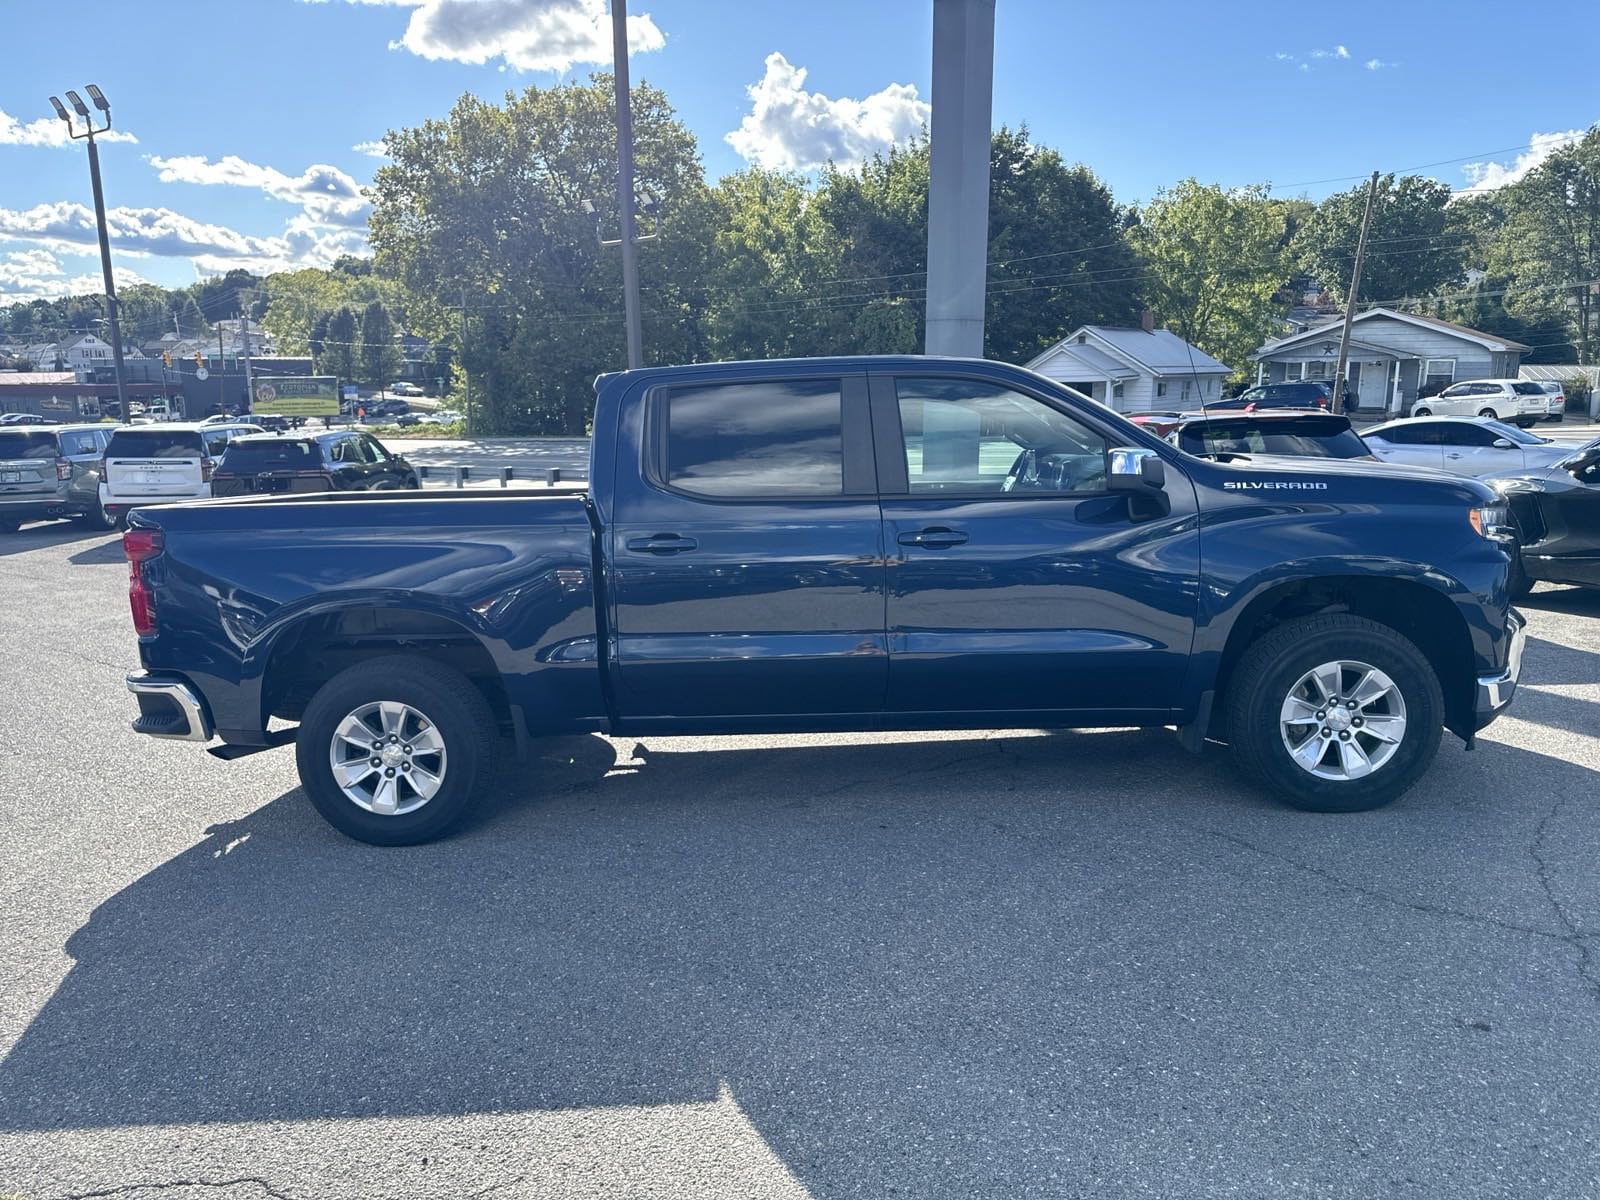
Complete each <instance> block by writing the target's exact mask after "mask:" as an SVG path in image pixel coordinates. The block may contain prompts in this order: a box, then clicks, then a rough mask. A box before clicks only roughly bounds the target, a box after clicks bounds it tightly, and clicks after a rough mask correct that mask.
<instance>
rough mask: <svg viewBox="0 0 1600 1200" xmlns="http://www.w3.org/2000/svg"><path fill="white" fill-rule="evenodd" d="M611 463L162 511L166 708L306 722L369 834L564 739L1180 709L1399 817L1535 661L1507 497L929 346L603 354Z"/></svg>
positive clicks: (152, 634)
mask: <svg viewBox="0 0 1600 1200" xmlns="http://www.w3.org/2000/svg"><path fill="white" fill-rule="evenodd" d="M593 427H594V436H593V442H592V448H591V460H590V474H589V483H588V485H587V487H586V488H581V489H580V488H573V489H570V490H560V489H556V488H551V489H549V490H539V491H533V490H530V491H523V492H515V491H492V492H472V491H434V492H411V493H404V492H350V493H343V494H334V495H319V496H307V495H283V496H263V497H255V498H247V499H238V500H233V499H228V500H211V501H202V502H198V503H191V504H184V505H180V506H176V507H170V508H154V509H149V510H135V511H134V512H133V513H132V514H131V516H130V518H129V526H130V527H129V529H128V531H127V534H126V536H125V538H124V548H125V551H126V556H127V559H128V563H129V572H130V579H129V599H130V602H131V606H132V610H133V619H134V625H135V628H136V631H137V633H138V638H139V657H140V660H141V662H142V664H143V670H141V671H139V672H137V673H135V674H133V675H130V676H129V678H128V688H129V689H130V691H132V692H133V694H134V696H135V697H136V698H137V701H138V706H139V715H138V718H137V720H136V721H135V722H134V726H133V727H134V729H135V730H137V731H139V732H141V733H145V734H150V735H152V736H154V737H160V738H177V739H184V740H188V741H193V742H200V743H206V742H211V741H212V740H213V739H215V738H220V739H221V744H220V745H217V746H214V747H213V748H212V753H213V754H216V755H218V756H219V757H222V758H236V757H239V756H241V755H245V754H249V753H252V752H254V751H257V750H262V749H266V748H269V747H272V746H278V745H283V744H286V743H288V742H291V741H292V742H293V743H294V746H295V755H296V763H297V766H298V770H299V776H300V780H301V783H302V785H303V787H304V790H305V793H306V795H307V796H308V797H309V798H310V800H311V802H312V804H314V805H315V806H316V808H317V809H318V810H319V811H320V812H321V813H322V815H323V816H324V817H325V818H326V819H327V820H328V821H329V822H331V823H332V824H333V825H334V826H335V827H336V828H338V829H340V830H342V831H343V832H344V833H346V834H348V835H349V836H351V837H353V838H357V839H360V840H362V841H367V842H373V843H378V844H388V845H398V844H407V843H415V842H420V841H425V840H427V839H430V838H433V837H437V836H439V835H440V834H442V833H444V832H445V831H446V830H448V829H449V828H451V827H452V826H454V825H455V824H457V823H458V822H459V821H460V820H461V819H462V818H463V817H464V816H465V815H466V814H467V813H468V812H469V811H470V809H471V808H472V805H473V803H474V801H475V799H476V798H477V797H478V795H479V794H480V793H481V792H482V791H483V790H484V789H485V787H486V786H487V784H488V782H489V780H490V779H491V776H492V774H493V769H494V760H495V757H496V755H497V753H499V752H501V751H502V750H508V749H510V748H511V747H515V749H516V751H517V752H518V754H519V756H520V755H523V754H524V753H525V748H526V744H527V740H528V739H529V738H534V737H539V736H541V735H552V734H571V733H575V732H583V731H590V732H596V733H610V734H622V735H628V736H650V735H665V734H704V733H774V732H817V731H846V730H882V729H908V730H941V729H971V728H1017V727H1025V728H1040V727H1048V728H1071V727H1077V728H1085V727H1122V726H1175V727H1176V728H1177V730H1178V737H1179V741H1180V743H1181V744H1182V745H1183V746H1184V747H1186V748H1187V749H1189V750H1192V751H1196V752H1198V751H1200V750H1201V749H1202V747H1203V745H1204V744H1205V743H1206V742H1207V741H1208V740H1210V741H1217V742H1226V743H1229V744H1231V746H1232V749H1233V751H1234V752H1235V754H1236V755H1237V758H1238V761H1239V764H1240V765H1241V766H1242V767H1243V768H1244V770H1245V771H1246V772H1247V773H1248V774H1249V775H1250V776H1251V777H1252V778H1253V779H1255V780H1257V781H1259V782H1260V783H1261V784H1262V785H1264V786H1265V787H1266V788H1267V789H1268V790H1270V791H1271V792H1272V793H1273V794H1275V795H1277V796H1278V797H1280V798H1281V799H1282V800H1283V801H1285V802H1287V803H1288V804H1290V805H1293V806H1294V807H1297V808H1301V809H1306V810H1313V811H1318V812H1351V811H1357V810H1363V809H1370V808H1374V807H1376V806H1378V805H1381V804H1385V803H1387V802H1389V801H1391V800H1393V799H1395V798H1396V797H1397V796H1399V795H1400V794H1401V793H1402V792H1404V791H1405V790H1406V789H1407V788H1408V787H1410V786H1411V785H1412V783H1414V782H1415V781H1416V780H1417V778H1418V777H1419V776H1420V775H1421V774H1422V773H1423V772H1424V771H1425V770H1426V769H1427V767H1428V765H1429V763H1430V762H1431V761H1432V759H1433V757H1434V755H1435V753H1436V751H1437V749H1438V744H1439V739H1440V735H1441V730H1442V729H1448V730H1450V731H1452V732H1453V733H1455V734H1456V735H1458V736H1459V737H1461V738H1463V739H1465V740H1466V741H1467V742H1468V744H1469V745H1470V744H1471V742H1472V739H1473V736H1474V734H1475V733H1476V732H1477V731H1478V730H1479V729H1481V728H1483V726H1485V725H1486V724H1488V723H1489V722H1490V721H1492V720H1493V719H1494V718H1495V716H1496V715H1497V714H1498V713H1499V712H1501V711H1502V710H1503V709H1504V708H1505V707H1506V705H1507V704H1509V703H1510V701H1511V698H1512V693H1513V692H1514V690H1515V688H1516V684H1517V676H1518V671H1519V668H1520V663H1521V657H1522V646H1523V641H1524V623H1523V620H1522V618H1521V616H1520V615H1519V614H1518V613H1517V612H1516V611H1515V610H1514V609H1513V608H1512V607H1511V605H1510V599H1509V593H1508V586H1507V576H1508V567H1509V563H1510V556H1509V553H1508V546H1510V545H1511V543H1510V542H1509V541H1508V538H1509V532H1508V530H1507V529H1506V517H1505V512H1504V509H1503V506H1502V505H1501V504H1500V502H1499V501H1498V500H1497V499H1496V497H1495V495H1494V493H1493V492H1491V491H1490V490H1489V489H1488V488H1487V487H1485V486H1484V485H1483V484H1481V483H1478V482H1476V481H1474V480H1471V479H1467V478H1464V477H1459V476H1450V475H1445V474H1443V473H1438V472H1429V471H1426V470H1422V469H1419V468H1408V467H1396V466H1389V465H1386V464H1382V463H1374V462H1347V461H1340V460H1335V459H1320V458H1319V459H1307V458H1273V457H1267V456H1259V457H1257V456H1249V455H1243V456H1229V457H1228V459H1227V460H1226V461H1215V460H1207V459H1201V458H1195V457H1191V456H1190V455H1188V454H1186V453H1184V452H1183V451H1182V450H1181V449H1180V448H1178V447H1176V446H1171V445H1168V444H1167V443H1165V442H1163V441H1161V440H1160V439H1158V438H1156V437H1153V436H1152V435H1150V434H1149V433H1146V432H1144V431H1142V430H1140V429H1138V428H1137V427H1135V426H1134V425H1133V424H1131V423H1130V422H1128V421H1126V420H1124V419H1123V418H1122V417H1120V416H1118V415H1117V414H1115V413H1113V412H1110V411H1108V410H1107V409H1106V408H1104V407H1103V406H1101V405H1098V404H1096V403H1094V402H1093V401H1091V400H1089V399H1087V398H1086V397H1084V396H1082V395H1080V394H1079V393H1077V392H1074V391H1071V390H1070V389H1067V388H1064V387H1062V386H1061V385H1059V384H1057V383H1054V382H1052V381H1050V380H1047V379H1044V378H1042V377H1040V376H1038V375H1035V374H1032V373H1031V372H1029V371H1026V370H1023V369H1020V368H1017V367H1011V366H1007V365H1003V364H1000V363H993V362H983V361H965V360H960V359H940V358H921V357H868V358H834V359H805V360H794V361H787V362H745V363H717V364H708V365H698V366H686V367H664V368H648V369H644V370H637V371H628V372H623V373H617V374H609V375H603V376H601V377H600V378H599V379H598V380H597V381H596V396H595V409H594V426H593Z"/></svg>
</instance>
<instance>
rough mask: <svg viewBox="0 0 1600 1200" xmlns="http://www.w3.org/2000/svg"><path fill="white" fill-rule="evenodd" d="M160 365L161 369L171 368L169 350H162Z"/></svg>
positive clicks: (170, 352)
mask: <svg viewBox="0 0 1600 1200" xmlns="http://www.w3.org/2000/svg"><path fill="white" fill-rule="evenodd" d="M161 365H162V366H163V367H166V368H167V369H169V370H170V369H171V368H172V351H171V350H163V351H162V352H161Z"/></svg>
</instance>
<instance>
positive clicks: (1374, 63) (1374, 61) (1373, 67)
mask: <svg viewBox="0 0 1600 1200" xmlns="http://www.w3.org/2000/svg"><path fill="white" fill-rule="evenodd" d="M1365 65H1366V68H1367V70H1369V71H1381V70H1383V69H1384V68H1385V67H1398V66H1399V65H1400V64H1399V63H1397V62H1386V61H1384V60H1383V59H1381V58H1369V59H1367V61H1366V64H1365Z"/></svg>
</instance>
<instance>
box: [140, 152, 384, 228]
mask: <svg viewBox="0 0 1600 1200" xmlns="http://www.w3.org/2000/svg"><path fill="white" fill-rule="evenodd" d="M150 165H151V166H153V167H155V168H156V170H157V171H158V172H159V174H158V176H157V178H159V179H160V180H161V182H162V183H195V184H201V185H207V186H209V185H222V186H225V187H245V188H257V189H259V190H260V191H263V192H265V193H266V194H267V195H269V196H271V197H273V198H274V199H277V200H283V201H285V202H287V203H289V204H298V205H299V206H300V207H301V208H302V209H303V210H304V211H305V213H306V214H307V215H308V216H310V217H311V218H312V219H313V220H316V221H319V222H321V223H322V224H325V225H339V226H344V227H347V228H364V227H365V226H366V223H367V216H366V214H367V209H368V207H369V205H368V204H367V200H366V198H365V197H364V196H362V194H361V185H360V184H359V183H357V182H356V181H355V180H354V179H352V178H351V177H350V176H349V175H346V174H345V173H344V172H343V171H341V170H339V168H338V167H331V166H329V165H328V164H326V163H317V164H316V165H314V166H310V167H307V168H306V169H305V170H304V171H302V172H301V173H300V174H299V175H292V176H291V175H285V174H284V173H283V172H282V171H280V170H278V169H277V168H276V167H267V166H262V165H260V164H259V163H253V162H247V161H245V160H244V159H242V158H240V157H239V156H238V155H236V154H228V155H225V156H223V157H222V158H219V159H217V161H216V162H212V161H211V160H210V159H208V158H206V157H205V156H204V155H199V154H185V155H179V156H178V157H175V158H162V157H160V156H159V155H152V156H151V158H150Z"/></svg>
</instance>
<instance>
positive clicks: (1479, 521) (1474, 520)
mask: <svg viewBox="0 0 1600 1200" xmlns="http://www.w3.org/2000/svg"><path fill="white" fill-rule="evenodd" d="M1467 521H1468V523H1469V524H1470V525H1471V526H1472V529H1473V532H1475V533H1477V534H1478V535H1479V536H1480V537H1486V538H1491V539H1493V540H1494V541H1497V542H1509V541H1514V540H1515V539H1516V531H1515V530H1514V529H1512V528H1511V517H1510V514H1509V513H1508V512H1507V511H1506V506H1505V505H1504V504H1480V505H1479V506H1478V507H1477V508H1469V509H1468V510H1467Z"/></svg>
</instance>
